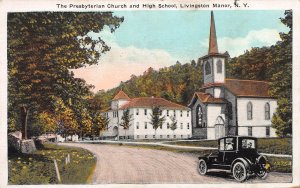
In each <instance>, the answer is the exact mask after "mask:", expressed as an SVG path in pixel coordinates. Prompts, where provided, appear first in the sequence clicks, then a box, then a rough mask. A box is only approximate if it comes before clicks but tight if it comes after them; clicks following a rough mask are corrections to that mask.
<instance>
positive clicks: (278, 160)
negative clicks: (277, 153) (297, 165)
mask: <svg viewBox="0 0 300 188" xmlns="http://www.w3.org/2000/svg"><path fill="white" fill-rule="evenodd" d="M268 160H269V162H270V163H271V171H273V172H289V173H291V172H292V158H283V157H268Z"/></svg>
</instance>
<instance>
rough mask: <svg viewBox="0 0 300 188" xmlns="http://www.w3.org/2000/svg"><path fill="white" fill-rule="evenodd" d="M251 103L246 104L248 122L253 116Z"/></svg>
mask: <svg viewBox="0 0 300 188" xmlns="http://www.w3.org/2000/svg"><path fill="white" fill-rule="evenodd" d="M252 110H253V109H252V103H251V102H248V104H247V119H248V120H252V116H253V111H252Z"/></svg>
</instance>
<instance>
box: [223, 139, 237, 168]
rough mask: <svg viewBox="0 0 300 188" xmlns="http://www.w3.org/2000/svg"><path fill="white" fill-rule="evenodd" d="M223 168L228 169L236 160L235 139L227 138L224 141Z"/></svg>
mask: <svg viewBox="0 0 300 188" xmlns="http://www.w3.org/2000/svg"><path fill="white" fill-rule="evenodd" d="M224 145H225V146H224V163H223V165H224V167H226V168H228V169H230V165H231V163H232V161H233V160H234V159H235V158H236V152H237V149H236V147H237V144H236V138H234V137H229V138H226V139H225V140H224Z"/></svg>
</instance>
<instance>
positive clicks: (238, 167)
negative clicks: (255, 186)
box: [232, 162, 247, 182]
mask: <svg viewBox="0 0 300 188" xmlns="http://www.w3.org/2000/svg"><path fill="white" fill-rule="evenodd" d="M232 175H233V177H234V179H236V180H237V181H239V182H243V181H245V180H246V178H247V169H246V167H245V165H244V163H242V162H237V163H235V164H234V165H233V169H232Z"/></svg>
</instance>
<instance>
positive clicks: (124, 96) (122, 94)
mask: <svg viewBox="0 0 300 188" xmlns="http://www.w3.org/2000/svg"><path fill="white" fill-rule="evenodd" d="M119 99H126V100H130V98H129V97H128V95H127V94H126V93H125V92H124V91H122V90H120V91H119V92H118V94H116V95H115V97H114V98H113V100H119Z"/></svg>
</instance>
